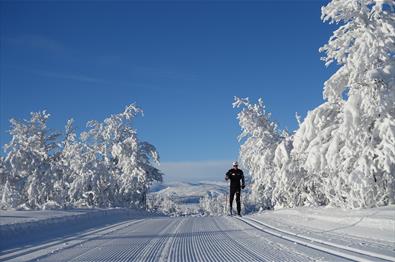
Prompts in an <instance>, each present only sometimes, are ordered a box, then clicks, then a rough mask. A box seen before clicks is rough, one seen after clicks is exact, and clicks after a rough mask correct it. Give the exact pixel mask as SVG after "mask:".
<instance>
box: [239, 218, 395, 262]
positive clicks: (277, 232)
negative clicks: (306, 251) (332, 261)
mask: <svg viewBox="0 0 395 262" xmlns="http://www.w3.org/2000/svg"><path fill="white" fill-rule="evenodd" d="M237 219H239V220H240V221H243V222H244V223H246V224H248V225H250V226H252V227H255V228H256V229H258V230H261V231H263V232H265V233H268V234H271V235H274V236H277V237H279V238H282V239H285V240H288V241H291V242H294V243H298V244H301V245H304V246H308V247H310V248H313V249H316V250H320V251H322V252H325V253H328V254H332V255H335V256H338V257H343V258H346V259H350V260H355V261H371V260H372V259H375V260H376V261H377V260H379V261H392V262H395V258H394V257H390V256H386V255H382V254H378V253H374V252H368V251H364V250H360V249H356V248H351V247H345V246H340V245H338V244H335V243H331V242H328V241H324V240H321V239H316V238H311V237H308V236H305V235H301V234H295V233H292V232H289V231H286V230H282V229H278V228H276V227H273V226H270V225H267V224H266V223H264V222H261V221H259V220H256V219H254V218H237ZM251 221H252V222H251ZM254 222H255V223H256V224H258V225H256V224H254ZM261 226H264V227H266V229H265V228H262V227H261ZM313 242H315V243H317V244H318V245H317V244H313ZM336 249H340V250H342V251H343V252H339V251H337V250H336ZM348 253H351V254H348ZM354 254H356V255H357V256H356V255H354Z"/></svg>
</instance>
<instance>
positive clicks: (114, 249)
mask: <svg viewBox="0 0 395 262" xmlns="http://www.w3.org/2000/svg"><path fill="white" fill-rule="evenodd" d="M262 227H263V225H261V224H259V223H258V222H256V221H252V220H249V219H245V218H241V219H239V218H235V217H185V218H163V217H161V218H147V219H136V220H129V221H127V222H122V223H117V224H114V225H111V226H107V227H104V228H101V229H97V230H91V231H88V232H84V233H80V234H77V235H75V236H73V237H69V238H66V239H62V240H54V241H52V242H51V241H50V242H48V243H45V244H41V245H37V246H34V245H33V246H31V247H29V248H24V249H17V250H9V251H5V252H3V253H0V260H1V261H38V260H39V261H218V262H223V261H317V260H320V261H350V260H353V259H350V258H349V257H345V256H339V255H338V254H333V252H332V253H331V252H326V251H325V250H319V249H317V248H314V247H311V246H308V245H303V244H300V243H297V241H292V240H289V239H284V238H281V237H279V236H276V235H275V234H273V232H268V231H267V230H262ZM272 230H273V229H272ZM327 248H331V247H329V246H327ZM373 260H375V259H373ZM377 261H382V260H380V259H378V260H377Z"/></svg>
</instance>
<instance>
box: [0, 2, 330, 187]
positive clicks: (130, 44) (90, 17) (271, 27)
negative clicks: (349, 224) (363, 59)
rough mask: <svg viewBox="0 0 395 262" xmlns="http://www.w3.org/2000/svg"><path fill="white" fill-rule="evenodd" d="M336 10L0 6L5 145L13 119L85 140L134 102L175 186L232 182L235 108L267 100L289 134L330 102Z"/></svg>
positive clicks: (274, 5)
mask: <svg viewBox="0 0 395 262" xmlns="http://www.w3.org/2000/svg"><path fill="white" fill-rule="evenodd" d="M326 3H327V1H250V2H249V1H186V2H182V1H171V2H169V1H146V2H138V1H116V2H113V1H111V2H110V1H69V2H67V1H28V2H24V1H1V2H0V5H1V6H0V12H1V13H0V19H1V20H0V29H1V30H0V34H1V50H0V85H1V98H0V102H1V105H0V110H1V111H0V112H1V128H0V131H1V145H4V143H6V142H7V141H8V140H9V136H8V135H7V134H6V131H7V129H8V128H9V124H8V120H9V119H10V118H11V117H14V118H19V119H23V118H28V117H29V112H31V111H39V110H43V109H46V110H47V111H48V112H50V113H51V115H52V117H51V120H50V121H49V125H50V127H51V128H54V129H62V128H63V127H64V124H65V123H66V120H67V119H68V118H71V117H73V118H74V119H75V120H76V125H77V127H78V128H79V129H80V130H81V129H83V128H84V126H85V123H86V121H88V120H92V119H97V120H102V119H104V118H105V117H106V116H108V115H110V114H112V113H117V112H120V111H122V110H123V108H124V107H125V105H127V104H129V103H133V102H136V103H137V104H138V105H139V106H140V107H142V108H143V110H144V113H145V115H144V117H140V118H139V119H138V120H136V128H137V129H138V132H139V135H140V138H141V139H142V140H147V141H149V142H150V143H152V144H154V145H155V146H156V147H157V149H158V151H159V153H160V156H161V159H162V162H163V169H164V171H165V172H166V171H168V173H169V174H168V178H169V179H170V180H191V179H192V180H199V179H200V178H202V179H203V176H204V179H210V178H216V177H217V176H219V177H221V178H222V175H223V174H218V172H219V171H218V170H220V169H221V168H223V169H226V168H228V164H227V162H228V161H231V160H233V159H235V158H237V156H238V150H239V144H238V142H237V139H236V137H237V135H238V134H239V133H240V127H239V126H238V122H237V120H236V114H237V110H235V109H233V108H232V105H231V104H232V102H233V97H234V96H241V97H249V98H250V99H251V100H252V101H256V100H257V99H258V98H259V97H262V98H263V99H264V102H265V104H266V106H267V110H268V111H270V112H272V116H273V119H274V120H276V121H277V122H278V123H279V124H280V126H281V127H283V128H284V127H286V128H288V129H289V130H294V129H295V128H296V127H297V123H296V120H295V112H298V113H300V114H301V115H302V116H305V115H306V113H307V111H308V110H311V109H313V108H314V107H316V106H317V105H319V104H321V103H322V102H323V100H322V87H323V82H324V81H325V80H326V79H328V78H329V76H330V75H331V74H332V73H333V70H334V69H333V68H329V69H328V68H325V66H324V63H323V62H322V61H320V57H321V56H322V54H320V53H319V52H318V49H319V47H320V46H322V45H323V44H324V43H326V42H327V40H328V38H329V37H330V35H331V33H332V31H333V29H334V26H333V25H328V24H324V23H322V22H321V20H320V8H321V6H322V5H324V4H326ZM215 163H217V165H216V166H215ZM205 164H207V165H206V167H207V166H212V167H213V168H212V169H209V170H207V168H206V167H205ZM203 167H205V168H204V169H201V168H203ZM210 170H212V171H210ZM184 173H185V175H186V176H185V177H184V176H183V174H184ZM202 173H204V174H202Z"/></svg>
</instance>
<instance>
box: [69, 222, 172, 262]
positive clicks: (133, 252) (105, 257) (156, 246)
mask: <svg viewBox="0 0 395 262" xmlns="http://www.w3.org/2000/svg"><path fill="white" fill-rule="evenodd" d="M174 223H175V221H174V220H169V219H166V220H165V219H155V220H147V223H144V225H143V226H142V227H139V228H137V229H135V230H132V231H127V232H123V233H122V234H121V235H118V236H115V237H114V238H115V239H112V240H110V241H107V242H106V243H104V244H103V245H102V246H101V250H100V252H93V251H94V249H90V250H88V252H85V254H82V255H80V256H78V257H75V258H74V259H73V260H72V261H98V260H101V261H151V260H154V258H155V254H157V252H159V250H160V247H161V245H160V243H161V242H163V240H164V239H165V234H164V233H165V232H166V230H167V229H168V228H170V227H171V226H172V225H173V224H174ZM153 229H154V230H159V232H156V231H155V232H153V231H152V230H153ZM131 233H134V234H131ZM161 236H162V237H161ZM158 238H159V239H158ZM110 244H111V245H110ZM154 261H155V260H154Z"/></svg>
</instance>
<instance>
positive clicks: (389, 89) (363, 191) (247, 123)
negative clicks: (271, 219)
mask: <svg viewBox="0 0 395 262" xmlns="http://www.w3.org/2000/svg"><path fill="white" fill-rule="evenodd" d="M394 10H395V2H394V1H393V0H333V1H331V2H330V3H329V4H328V5H327V6H325V7H323V8H322V20H323V21H324V22H327V21H328V22H330V23H333V22H334V23H339V24H340V27H339V28H338V29H337V30H336V31H335V32H334V33H333V35H332V37H331V38H330V39H329V41H328V43H327V44H326V45H324V46H323V47H322V48H321V49H320V51H321V52H324V53H325V54H326V56H325V57H324V58H323V60H324V61H325V62H326V65H327V66H329V65H330V64H332V63H334V62H336V63H337V64H338V66H339V68H338V70H337V71H336V73H335V74H333V75H332V76H331V77H330V79H328V80H327V81H326V82H325V83H324V99H325V100H326V101H325V102H324V103H323V104H322V105H320V106H318V107H317V108H315V109H313V110H311V111H310V112H309V113H308V114H307V116H306V118H305V119H304V120H303V121H300V126H299V128H298V129H297V130H296V131H295V133H294V134H293V135H292V136H283V138H281V136H279V135H278V132H274V134H272V133H273V132H272V131H273V130H274V129H272V128H270V125H267V124H265V121H266V118H262V115H264V114H265V113H264V111H263V110H262V106H260V102H259V103H258V104H257V105H249V104H248V101H243V100H240V99H238V100H237V101H236V102H237V103H236V105H240V104H243V105H245V108H244V109H243V111H242V112H241V113H239V115H238V118H239V121H240V126H241V127H242V130H243V132H242V136H245V134H247V136H248V139H247V140H246V141H245V142H244V144H243V145H242V146H241V150H240V157H241V159H242V160H243V163H244V164H245V166H246V167H247V168H248V169H249V170H250V172H251V174H252V175H253V177H255V179H256V180H257V181H261V184H262V187H263V186H264V187H265V190H263V191H262V190H261V191H260V189H259V188H256V189H255V192H256V194H258V195H259V196H261V197H262V198H268V197H271V202H272V204H274V205H275V206H295V205H334V206H339V207H348V208H358V207H373V206H380V205H387V204H390V203H394V202H395V11H394ZM259 107H261V108H259ZM254 108H259V110H255V111H262V112H263V113H261V114H258V113H256V112H254ZM246 112H248V114H250V115H251V116H252V117H250V116H249V115H248V114H246ZM261 118H262V119H263V120H257V119H261ZM240 119H242V120H240ZM298 122H299V121H298ZM267 134H270V135H267ZM276 134H277V135H276ZM265 137H267V138H268V139H265ZM266 141H270V142H269V143H268V142H266ZM269 174H270V175H269ZM267 187H272V188H273V189H272V190H271V191H268V190H267V189H266V188H267ZM265 194H266V195H265Z"/></svg>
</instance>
